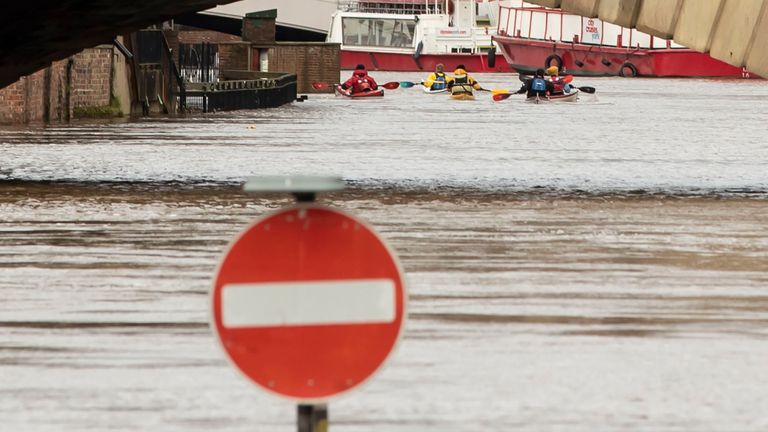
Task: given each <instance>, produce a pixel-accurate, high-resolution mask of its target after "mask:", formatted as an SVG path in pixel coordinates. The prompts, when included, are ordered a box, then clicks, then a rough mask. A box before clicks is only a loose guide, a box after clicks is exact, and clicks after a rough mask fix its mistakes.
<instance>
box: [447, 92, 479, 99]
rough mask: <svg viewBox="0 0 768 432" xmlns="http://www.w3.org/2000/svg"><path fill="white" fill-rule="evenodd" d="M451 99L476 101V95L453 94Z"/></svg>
mask: <svg viewBox="0 0 768 432" xmlns="http://www.w3.org/2000/svg"><path fill="white" fill-rule="evenodd" d="M451 99H455V100H475V95H473V94H472V93H453V94H451Z"/></svg>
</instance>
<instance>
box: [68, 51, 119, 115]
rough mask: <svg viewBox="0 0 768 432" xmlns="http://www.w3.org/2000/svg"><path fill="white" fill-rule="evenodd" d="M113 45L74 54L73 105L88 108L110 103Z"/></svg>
mask: <svg viewBox="0 0 768 432" xmlns="http://www.w3.org/2000/svg"><path fill="white" fill-rule="evenodd" d="M112 51H113V49H112V46H109V47H104V48H90V49H87V50H85V51H82V52H80V53H77V54H75V55H74V61H75V63H74V68H73V70H72V106H73V107H74V108H87V107H98V106H106V105H109V89H110V83H111V75H112Z"/></svg>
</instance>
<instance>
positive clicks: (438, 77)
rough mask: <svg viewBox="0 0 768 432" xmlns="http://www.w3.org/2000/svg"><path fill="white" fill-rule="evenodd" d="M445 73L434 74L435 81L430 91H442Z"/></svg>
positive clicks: (444, 83)
mask: <svg viewBox="0 0 768 432" xmlns="http://www.w3.org/2000/svg"><path fill="white" fill-rule="evenodd" d="M446 81H447V80H446V77H445V72H435V80H434V81H432V87H431V89H432V90H442V89H444V88H445V85H446Z"/></svg>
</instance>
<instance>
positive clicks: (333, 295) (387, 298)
mask: <svg viewBox="0 0 768 432" xmlns="http://www.w3.org/2000/svg"><path fill="white" fill-rule="evenodd" d="M221 309H222V311H221V314H222V321H223V325H224V327H225V328H242V327H275V326H307V325H328V324H373V323H390V322H393V321H394V320H395V282H394V281H393V280H391V279H343V280H324V281H294V282H267V283H245V284H227V285H224V286H223V287H222V292H221Z"/></svg>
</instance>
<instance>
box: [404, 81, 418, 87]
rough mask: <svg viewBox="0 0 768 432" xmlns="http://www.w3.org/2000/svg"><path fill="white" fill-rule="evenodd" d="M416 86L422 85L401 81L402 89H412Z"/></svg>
mask: <svg viewBox="0 0 768 432" xmlns="http://www.w3.org/2000/svg"><path fill="white" fill-rule="evenodd" d="M415 85H422V84H421V83H416V82H412V81H400V87H402V88H411V87H413V86H415Z"/></svg>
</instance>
